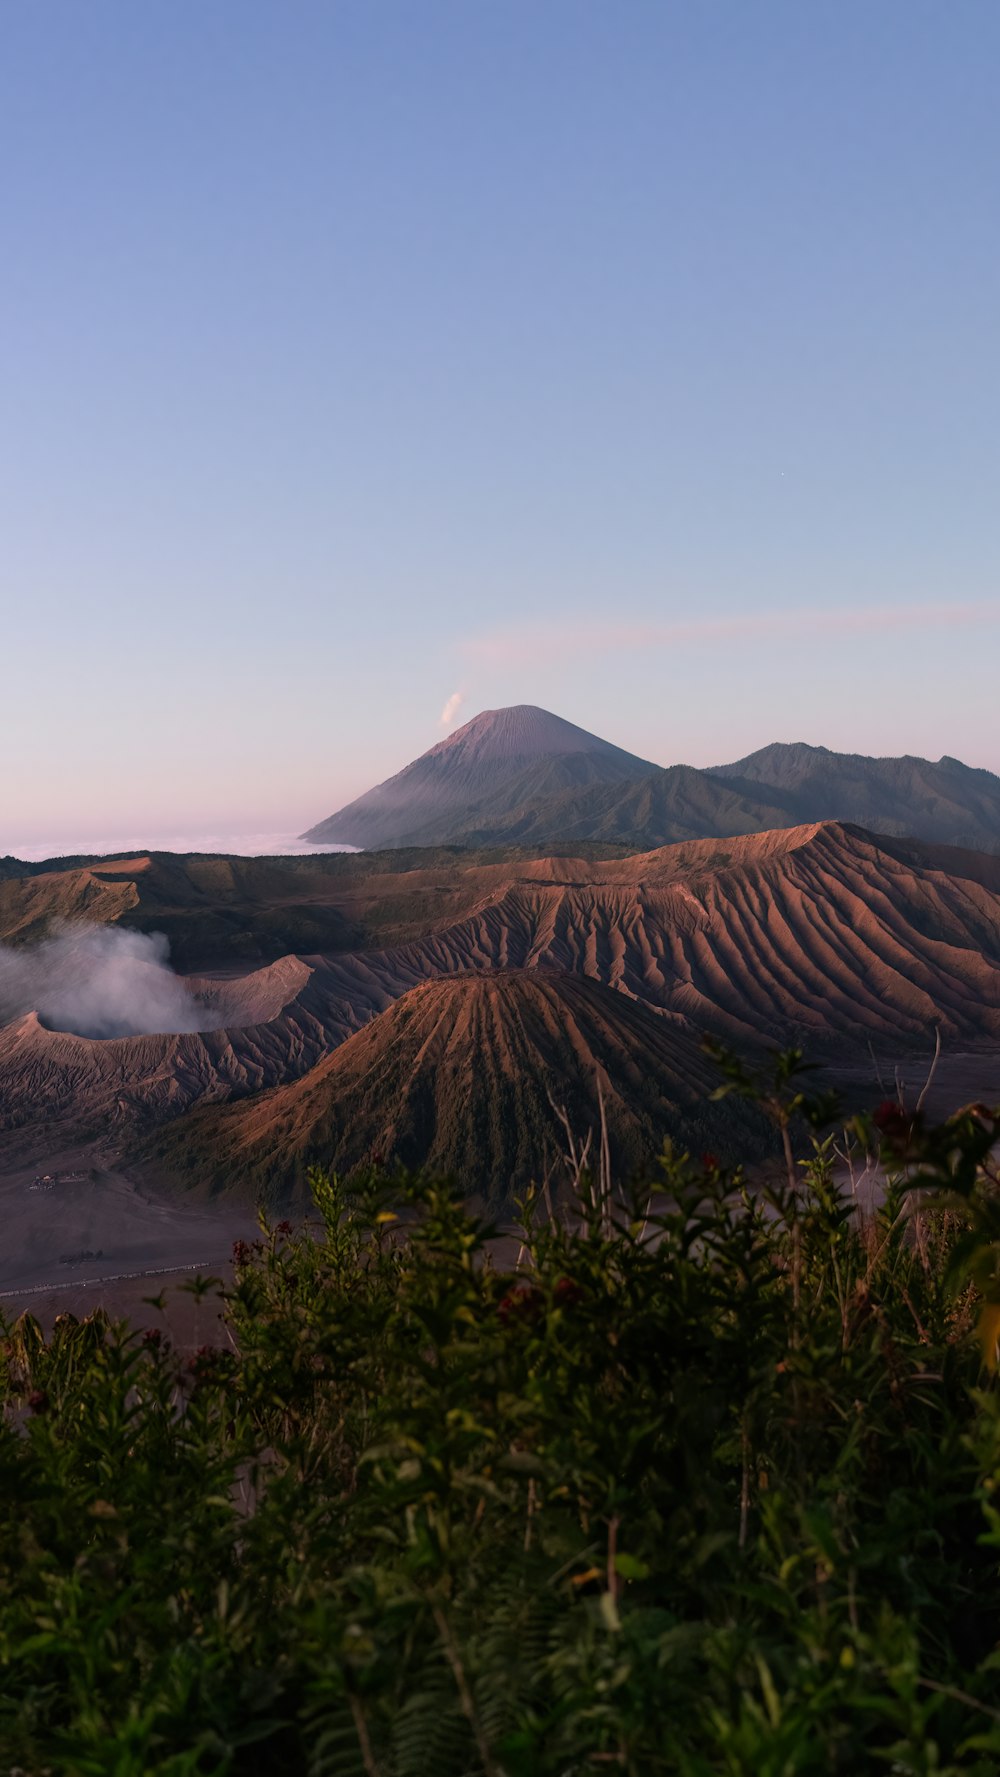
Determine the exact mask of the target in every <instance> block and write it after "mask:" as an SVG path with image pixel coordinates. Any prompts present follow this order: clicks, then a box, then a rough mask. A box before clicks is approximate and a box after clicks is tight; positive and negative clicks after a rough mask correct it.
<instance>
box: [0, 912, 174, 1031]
mask: <svg viewBox="0 0 1000 1777" xmlns="http://www.w3.org/2000/svg"><path fill="white" fill-rule="evenodd" d="M169 954H170V945H169V943H168V941H167V939H166V938H165V937H163V935H162V933H160V932H154V933H151V934H149V935H146V934H145V933H143V932H129V931H123V930H122V928H121V927H119V926H72V927H66V928H65V929H64V930H62V931H61V932H58V933H57V934H56V935H55V936H54V937H51V938H45V939H43V940H42V941H41V943H39V944H33V945H30V946H26V947H25V948H24V949H13V948H12V947H11V946H9V945H0V1022H4V1023H6V1021H7V1020H8V1019H10V1018H15V1017H19V1016H21V1015H22V1014H23V1013H25V1012H37V1013H38V1015H39V1017H40V1018H41V1020H42V1022H43V1024H46V1025H48V1026H50V1027H51V1028H53V1029H55V1030H65V1031H71V1032H73V1033H74V1034H75V1035H77V1036H82V1037H132V1036H145V1035H151V1034H153V1033H154V1032H165V1031H171V1032H174V1031H176V1032H180V1031H192V1030H199V1029H201V1028H202V1027H203V1026H204V1023H205V1013H204V1008H203V1007H201V1006H199V1004H198V1001H197V1000H196V999H195V998H194V997H193V996H192V995H191V994H190V993H189V992H188V990H187V988H186V987H185V985H184V982H183V981H182V980H181V978H180V976H179V975H175V974H174V971H173V969H172V968H171V967H170V965H169V963H168V961H167V958H168V956H169Z"/></svg>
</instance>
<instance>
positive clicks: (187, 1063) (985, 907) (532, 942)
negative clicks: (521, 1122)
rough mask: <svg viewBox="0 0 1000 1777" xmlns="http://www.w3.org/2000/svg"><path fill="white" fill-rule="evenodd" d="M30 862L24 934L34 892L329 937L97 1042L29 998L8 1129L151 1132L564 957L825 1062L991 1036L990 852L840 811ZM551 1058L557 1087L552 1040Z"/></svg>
mask: <svg viewBox="0 0 1000 1777" xmlns="http://www.w3.org/2000/svg"><path fill="white" fill-rule="evenodd" d="M326 866H330V867H329V868H327V867H326ZM32 882H33V883H34V884H38V883H42V882H45V883H47V885H48V887H47V889H45V890H44V891H43V890H41V889H38V890H37V892H36V890H35V889H34V888H32V890H31V893H30V894H29V893H28V892H27V891H25V890H23V889H22V888H21V886H20V884H19V881H18V879H12V880H8V881H7V882H5V883H4V884H2V885H0V888H2V889H3V890H4V891H5V892H4V894H0V914H4V913H5V916H6V918H7V920H8V922H10V921H17V922H20V924H18V925H17V926H16V928H15V936H18V937H20V938H21V940H22V941H24V935H25V922H26V921H27V927H28V931H29V935H31V933H33V932H34V931H36V930H45V929H47V928H46V926H45V916H44V914H45V910H44V907H43V905H42V903H41V902H40V901H39V900H38V899H37V894H47V895H48V896H49V902H48V903H47V904H48V905H49V906H51V907H54V908H55V909H56V911H57V913H58V915H59V917H67V916H68V915H72V916H73V917H75V918H76V919H80V918H84V919H88V918H89V919H96V920H99V921H103V922H109V923H111V924H115V923H119V924H122V925H132V924H138V925H139V926H140V927H141V928H143V929H147V930H156V929H164V928H166V929H169V930H170V932H171V934H172V937H173V938H174V939H175V940H177V941H179V943H180V946H181V948H182V952H183V949H184V947H185V946H189V950H188V954H190V953H191V951H192V950H194V951H198V952H199V954H200V952H201V950H202V949H203V948H204V947H205V945H206V943H208V942H209V940H210V937H211V934H212V933H213V932H215V933H217V934H220V935H221V940H222V942H221V950H222V957H221V962H222V963H225V961H226V959H227V958H228V957H229V956H230V954H231V949H232V946H233V945H234V944H235V943H236V941H237V940H239V939H240V937H241V934H243V935H246V934H248V933H249V934H252V933H253V932H254V931H256V930H259V929H260V927H261V926H262V925H263V926H265V927H266V926H268V922H270V929H271V930H272V931H276V930H278V929H281V927H282V924H283V923H284V924H285V925H289V924H291V925H295V924H296V923H297V922H298V921H299V920H300V919H301V920H302V921H304V929H306V930H308V931H310V932H315V931H317V930H319V931H324V932H328V933H336V934H337V935H338V938H337V941H335V942H333V943H328V944H316V945H312V944H307V945H305V946H303V947H302V950H301V951H300V953H299V954H298V955H294V954H293V955H289V956H287V957H285V958H284V959H281V960H279V961H278V962H276V963H275V964H273V965H270V966H269V967H267V968H264V969H258V970H255V971H253V972H251V973H250V974H248V975H242V976H238V975H237V974H236V973H235V972H234V971H233V970H232V969H231V968H229V967H221V968H220V970H219V971H218V972H213V970H212V969H211V967H210V966H209V963H208V962H206V964H205V971H204V972H203V974H202V976H201V978H200V979H189V983H188V984H189V987H190V988H191V991H192V992H193V993H194V994H196V996H197V998H198V1001H199V1004H200V1005H201V1007H202V1008H203V1017H200V1018H199V1022H201V1023H203V1025H204V1028H202V1029H200V1030H195V1031H191V1032H188V1034H186V1035H183V1036H170V1035H167V1036H157V1037H152V1036H149V1037H130V1038H116V1039H111V1040H107V1041H92V1040H90V1039H87V1038H84V1037H78V1036H67V1035H65V1034H63V1033H60V1032H58V1031H53V1030H46V1029H45V1028H44V1026H43V1025H42V1024H41V1023H40V1021H39V1020H38V1019H37V1018H32V1017H31V1015H30V1013H24V1012H23V1009H22V1014H21V1015H19V1016H18V1017H17V1018H16V1019H14V1020H13V1021H12V1022H10V1023H8V1024H7V1025H6V1026H5V1027H3V1029H2V1030H0V1131H3V1130H7V1131H8V1132H14V1134H16V1133H17V1132H18V1131H19V1130H20V1131H24V1130H26V1129H27V1128H29V1126H31V1125H37V1126H42V1125H44V1126H45V1127H46V1128H48V1129H52V1128H54V1127H56V1126H60V1127H61V1126H63V1125H65V1127H66V1128H67V1129H69V1128H70V1127H72V1128H73V1130H74V1131H93V1130H95V1129H106V1130H108V1131H112V1132H113V1133H114V1139H115V1140H116V1141H118V1142H121V1143H126V1142H127V1141H129V1140H131V1139H133V1138H134V1139H138V1138H139V1137H140V1136H142V1137H143V1138H144V1139H145V1138H147V1137H148V1135H149V1131H150V1128H151V1127H152V1126H154V1125H156V1124H159V1123H161V1122H163V1121H165V1120H167V1119H170V1118H172V1117H175V1116H178V1115H180V1114H182V1113H184V1112H186V1111H188V1110H190V1109H192V1108H194V1107H195V1106H197V1105H198V1104H200V1103H203V1102H222V1101H225V1100H227V1099H232V1098H235V1097H240V1096H243V1097H245V1096H247V1095H249V1094H251V1093H256V1092H260V1091H262V1090H266V1089H268V1088H271V1087H276V1086H283V1085H287V1084H289V1083H290V1082H292V1081H295V1080H297V1079H299V1078H301V1077H302V1076H304V1075H306V1074H307V1073H308V1072H309V1070H310V1069H312V1068H313V1067H315V1065H316V1064H317V1063H318V1062H321V1061H323V1059H324V1057H327V1056H329V1055H330V1054H331V1052H332V1051H334V1050H336V1049H337V1047H338V1045H340V1044H342V1043H344V1042H346V1040H347V1039H348V1038H350V1037H352V1036H354V1034H355V1033H356V1032H359V1031H361V1030H362V1029H363V1027H366V1026H368V1025H369V1023H370V1021H371V1020H373V1019H376V1020H377V1019H379V1018H380V1017H381V1016H384V1015H385V1014H387V1013H388V1012H389V1011H390V1010H391V1009H392V1008H393V1007H394V1006H395V1004H396V1002H398V1001H400V1000H401V999H402V996H404V995H406V994H408V993H409V992H410V990H411V989H414V988H420V987H422V986H423V985H424V984H426V983H432V982H436V981H445V980H448V979H450V978H454V977H459V976H469V975H480V976H490V975H495V974H497V973H499V972H505V971H517V972H518V973H519V974H520V973H522V972H526V973H527V974H528V975H532V974H534V973H536V972H540V973H548V972H551V971H556V972H558V973H560V974H562V975H566V976H570V977H574V978H580V979H583V980H585V981H589V982H594V983H597V984H599V985H600V986H602V987H604V988H607V989H611V990H613V992H614V993H615V994H616V995H618V996H620V997H621V999H622V1002H623V1004H624V1003H627V1002H629V1001H634V1002H638V1004H639V1006H640V1008H641V1009H647V1010H648V1012H649V1014H650V1015H652V1016H654V1017H656V1018H658V1019H660V1020H663V1019H664V1018H666V1019H667V1020H668V1021H670V1022H671V1023H672V1025H673V1026H674V1027H675V1028H676V1029H678V1030H681V1031H683V1032H687V1033H688V1034H692V1033H697V1032H699V1031H701V1030H705V1029H708V1030H711V1031H715V1032H718V1033H720V1034H722V1035H724V1036H726V1037H728V1038H729V1039H730V1040H731V1041H734V1042H736V1043H737V1044H740V1045H745V1046H752V1045H755V1044H760V1043H761V1042H783V1041H788V1040H791V1039H795V1040H798V1041H801V1042H803V1043H804V1045H805V1046H806V1048H807V1049H808V1050H809V1051H810V1052H811V1053H812V1054H814V1055H815V1056H816V1057H817V1058H818V1059H823V1058H824V1057H829V1056H831V1055H836V1054H838V1053H839V1054H840V1055H845V1054H850V1055H851V1056H854V1057H856V1056H857V1053H858V1050H859V1047H860V1048H861V1049H862V1050H864V1048H865V1044H866V1039H868V1038H871V1039H873V1040H874V1041H876V1042H877V1043H879V1042H883V1041H885V1042H891V1043H892V1044H893V1045H904V1046H905V1045H912V1046H914V1047H926V1046H927V1044H928V1042H929V1040H930V1038H931V1037H932V1033H933V1029H934V1026H935V1025H938V1026H940V1029H941V1032H942V1035H943V1037H944V1040H945V1042H946V1044H950V1045H952V1046H954V1045H955V1044H956V1043H958V1044H961V1045H977V1044H990V1043H994V1044H995V1043H997V1042H1000V860H998V859H996V858H992V857H986V856H984V855H981V854H978V853H973V852H959V851H952V850H948V849H945V848H936V847H934V846H927V845H915V844H911V843H910V842H908V841H901V840H893V839H878V838H875V837H874V836H872V835H871V834H869V833H865V832H863V831H861V830H859V829H856V828H851V827H845V826H841V825H838V824H836V823H828V824H825V825H813V826H804V827H800V828H797V829H791V830H782V831H778V832H772V833H766V834H760V835H753V836H750V837H744V838H736V839H725V840H718V841H714V840H707V841H706V840H699V841H692V842H691V843H689V844H684V845H676V846H670V847H666V848H663V849H659V850H654V851H652V852H647V853H640V854H637V855H633V856H621V855H615V856H610V857H608V856H603V857H593V856H591V857H587V856H566V857H562V856H551V855H549V856H542V857H531V856H530V855H528V856H525V855H518V854H516V853H515V854H511V853H508V854H505V855H503V854H501V855H494V857H493V858H492V859H490V858H488V857H487V856H484V855H483V854H465V855H464V856H461V855H458V856H453V857H450V858H442V856H441V855H440V854H432V855H431V857H430V859H429V860H428V859H427V857H426V854H425V855H424V856H423V857H422V856H421V854H410V855H405V854H400V853H394V854H384V855H383V856H382V857H380V858H379V857H376V858H371V857H365V856H359V857H353V858H349V859H326V858H324V859H285V860H274V859H273V860H253V859H242V860H226V859H215V860H205V859H199V858H183V857H178V858H168V859H158V858H153V859H138V860H117V861H114V860H113V861H111V862H110V863H106V864H101V865H96V866H91V867H89V868H88V867H82V866H81V867H79V868H77V869H74V870H70V871H63V872H58V871H57V872H49V873H48V874H47V875H46V876H44V877H39V876H36V877H34V878H32ZM8 929H9V927H8ZM4 935H5V933H4V930H3V927H2V924H0V937H3V936H4ZM303 952H304V954H303ZM209 961H210V959H209ZM373 1040H374V1038H373ZM606 1041H607V1043H610V1042H611V1038H610V1036H608V1037H607V1038H606ZM594 1048H595V1053H597V1052H598V1049H597V1046H596V1044H595V1045H594ZM509 1053H510V1054H512V1055H514V1054H516V1053H518V1051H517V1050H516V1049H515V1048H513V1047H511V1048H510V1050H509ZM523 1053H527V1051H524V1052H523ZM564 1053H565V1055H566V1061H567V1065H568V1062H569V1060H570V1059H571V1057H570V1056H569V1053H568V1050H566V1049H564ZM604 1054H605V1062H604V1063H603V1065H605V1066H606V1068H607V1072H608V1074H609V1077H613V1071H614V1070H613V1068H612V1065H611V1061H610V1059H607V1056H608V1051H607V1048H606V1049H605V1051H604ZM623 1065H624V1064H623ZM546 1066H547V1069H548V1071H549V1075H550V1083H551V1082H552V1081H554V1083H555V1084H556V1085H557V1086H558V1084H559V1080H560V1076H559V1074H558V1073H557V1072H553V1070H554V1069H557V1066H558V1053H557V1052H555V1051H553V1052H552V1053H551V1055H550V1059H549V1060H548V1061H547V1063H546ZM442 1078H443V1076H442ZM498 1090H499V1088H498ZM444 1126H445V1125H444V1123H442V1127H444ZM709 1145H711V1144H709Z"/></svg>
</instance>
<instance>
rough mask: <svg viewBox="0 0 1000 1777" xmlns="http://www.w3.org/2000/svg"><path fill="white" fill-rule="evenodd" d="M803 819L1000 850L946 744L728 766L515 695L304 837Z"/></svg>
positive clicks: (731, 826) (712, 830)
mask: <svg viewBox="0 0 1000 1777" xmlns="http://www.w3.org/2000/svg"><path fill="white" fill-rule="evenodd" d="M519 736H520V738H519ZM573 737H575V738H573ZM812 820H844V821H848V822H854V823H856V824H857V825H860V826H864V827H866V828H867V829H868V830H869V831H873V832H882V833H886V834H893V835H896V836H897V837H905V836H912V837H914V838H920V839H926V840H929V841H933V842H937V843H939V844H947V845H957V846H960V847H964V848H966V849H971V850H982V851H988V852H1000V777H998V776H997V775H996V774H995V773H993V772H990V771H987V770H984V769H983V768H981V767H975V766H968V765H964V764H963V763H962V761H961V760H956V759H954V758H953V757H951V756H950V755H949V754H943V755H942V757H941V758H940V759H939V760H938V761H936V762H934V761H932V760H927V759H921V758H919V757H917V756H916V755H910V754H905V755H902V756H900V757H892V756H886V757H883V758H876V757H873V756H868V755H866V754H861V753H837V752H834V751H833V750H832V749H830V748H828V747H814V746H811V745H810V744H809V743H807V742H804V741H796V742H783V741H776V742H772V743H770V744H769V745H768V746H766V747H762V748H759V749H758V750H757V751H756V752H755V753H750V754H748V755H747V756H746V757H745V758H743V759H738V760H735V761H734V762H733V763H732V764H729V765H720V766H708V767H705V768H700V767H696V766H691V765H684V764H676V765H670V766H665V767H663V766H654V765H650V764H649V763H648V762H647V761H643V760H641V759H639V758H638V757H637V755H635V754H631V753H625V752H624V751H623V750H622V749H620V748H615V747H613V746H612V744H611V743H610V742H607V741H601V740H600V739H599V737H597V736H595V735H591V734H589V733H588V732H587V731H586V730H583V729H577V728H575V726H574V725H573V724H571V723H565V722H563V720H562V718H561V717H557V716H552V715H550V713H549V712H547V711H543V710H539V709H537V708H536V707H535V706H533V705H517V706H514V707H513V708H512V709H510V710H490V711H484V712H483V713H482V714H481V715H479V716H475V717H473V718H472V720H471V722H468V723H466V724H465V725H464V727H463V728H462V729H459V730H458V731H456V733H455V734H454V735H450V736H448V737H447V739H445V740H443V741H439V742H438V743H437V744H436V746H434V747H432V748H431V749H430V750H429V752H427V753H424V754H422V755H421V757H420V758H419V759H416V760H414V761H413V762H412V763H411V764H410V765H408V766H405V767H404V768H403V770H402V771H401V772H398V773H397V774H396V775H395V776H394V777H393V778H390V779H387V780H386V782H385V783H384V784H380V785H376V786H375V788H374V789H373V790H371V791H368V792H366V794H365V795H364V796H361V797H359V798H357V799H356V800H355V801H354V802H353V803H350V804H349V805H348V806H347V807H346V808H344V809H341V810H340V811H339V812H338V813H337V814H336V815H332V816H330V817H329V819H328V820H326V821H322V822H320V823H319V824H318V825H317V826H315V827H312V828H310V829H309V831H308V833H306V834H305V835H304V837H305V838H306V839H311V840H314V841H316V842H317V843H319V842H326V841H333V842H341V843H349V844H359V845H362V846H369V847H370V846H376V847H387V848H395V847H413V846H419V845H421V844H424V845H427V844H436V845H447V844H458V845H463V846H470V847H473V848H477V849H478V848H482V847H491V846H497V845H504V844H511V843H516V844H520V845H530V846H543V845H554V844H572V843H583V842H587V843H602V844H626V845H630V846H633V847H634V848H635V849H636V850H643V849H649V848H651V847H655V846H662V845H672V844H676V843H678V842H680V841H683V840H688V839H695V838H707V837H718V838H723V837H729V836H731V835H734V834H738V833H753V832H766V831H768V830H770V829H771V828H774V827H779V826H798V825H800V824H802V823H803V822H808V821H812Z"/></svg>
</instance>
